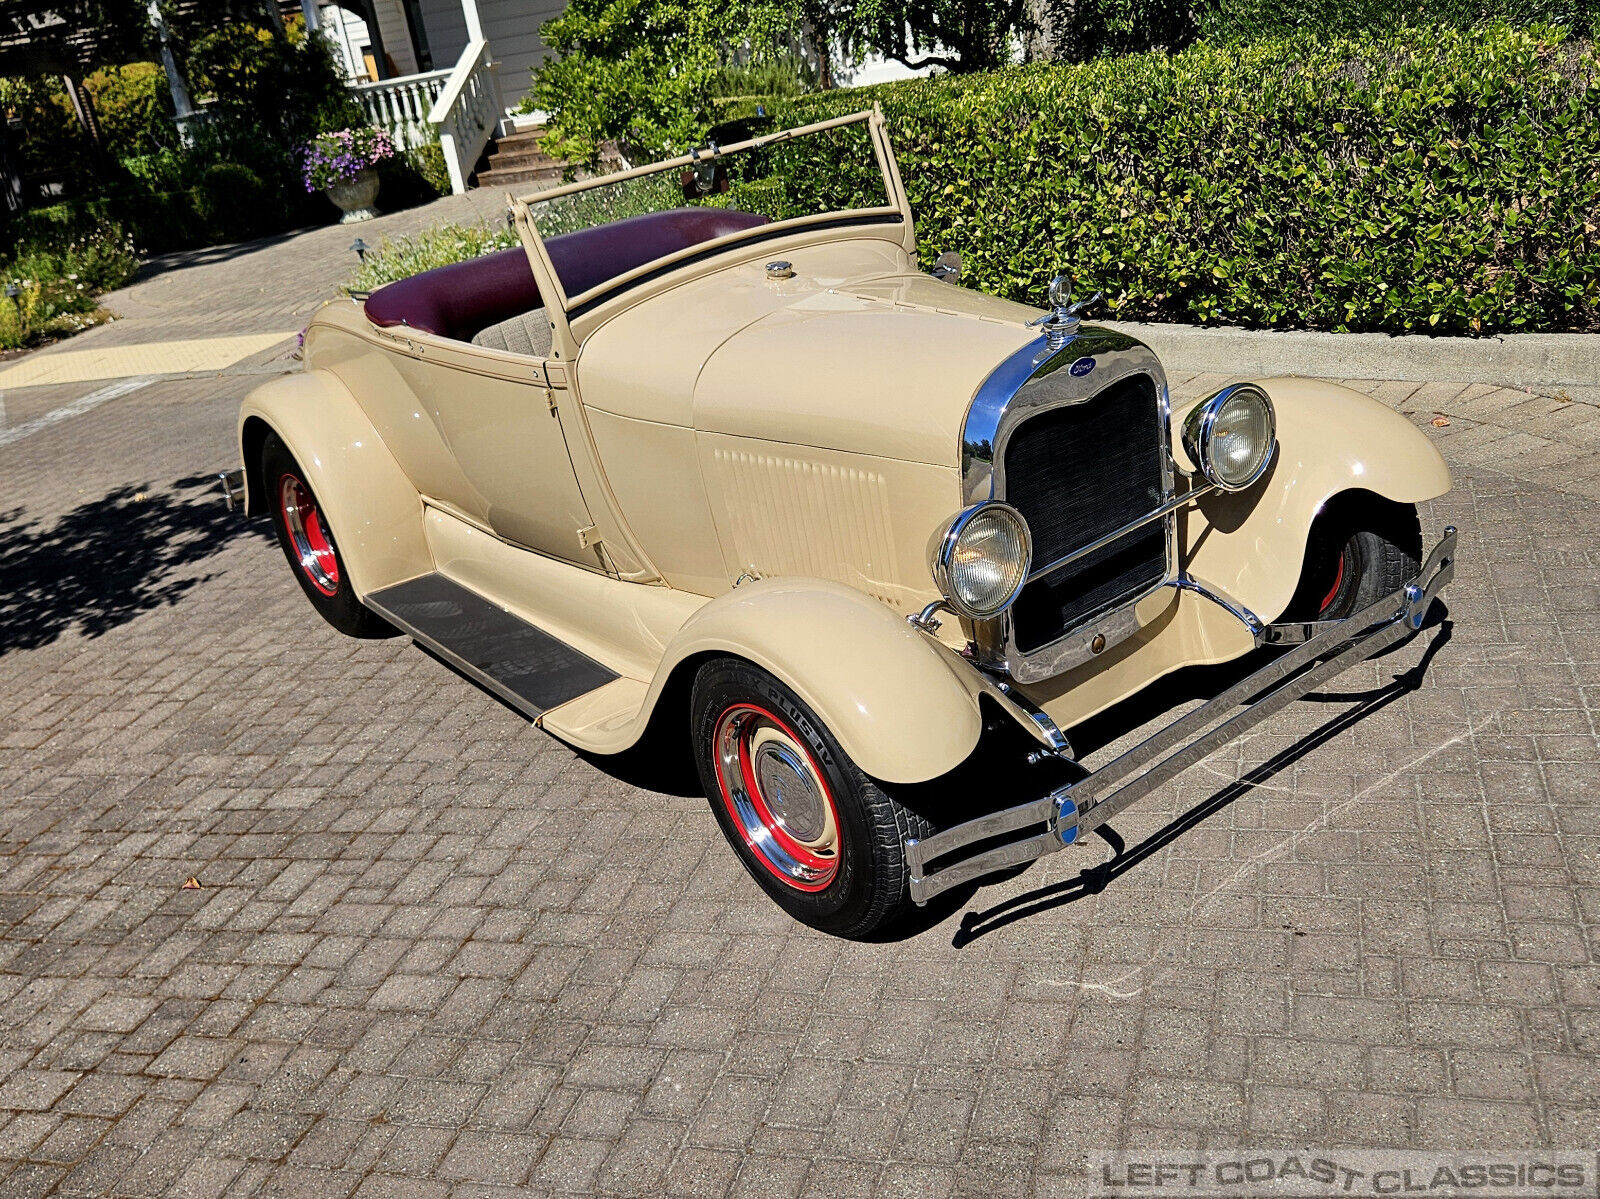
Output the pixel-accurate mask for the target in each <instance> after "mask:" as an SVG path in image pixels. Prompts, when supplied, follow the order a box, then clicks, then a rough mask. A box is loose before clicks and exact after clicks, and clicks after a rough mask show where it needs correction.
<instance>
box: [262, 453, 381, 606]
mask: <svg viewBox="0 0 1600 1199" xmlns="http://www.w3.org/2000/svg"><path fill="white" fill-rule="evenodd" d="M261 483H262V487H263V490H264V491H265V492H266V499H267V506H268V508H269V509H270V510H271V512H272V527H273V529H274V530H275V531H276V532H277V534H278V544H279V545H280V546H282V547H283V556H284V557H285V558H287V559H288V561H289V568H290V569H291V570H292V571H293V572H294V577H295V578H296V580H298V581H299V583H300V590H302V591H304V592H305V593H306V598H307V599H308V600H310V601H311V606H312V607H313V608H315V609H316V610H317V612H318V613H319V614H321V616H322V619H324V620H326V621H327V622H328V623H329V624H331V625H332V626H333V627H334V628H336V629H338V630H339V631H340V632H341V633H344V634H345V635H346V636H349V637H394V636H396V635H398V633H399V630H398V629H396V628H395V627H394V626H393V625H391V624H389V623H388V622H387V621H385V620H384V619H383V618H382V617H380V616H379V615H378V614H377V613H375V612H373V611H372V610H371V609H370V608H367V607H365V606H364V605H363V604H362V603H361V601H360V600H359V599H357V598H356V593H355V589H354V588H353V587H351V586H350V572H349V571H348V570H346V569H345V563H344V557H343V556H342V555H341V554H340V553H339V547H338V544H337V543H336V542H335V541H334V539H333V529H332V527H331V526H330V525H329V524H328V522H327V518H326V517H325V516H324V515H323V512H322V506H321V505H320V504H319V503H318V501H317V496H316V493H315V492H314V491H312V490H311V484H310V483H308V482H306V475H305V472H304V471H303V470H301V469H300V464H299V463H298V462H296V461H295V460H294V455H293V454H291V453H290V452H289V447H288V446H286V445H284V444H283V442H282V440H281V439H280V438H279V437H278V435H277V434H276V433H268V434H267V439H266V441H265V442H263V443H262V446H261Z"/></svg>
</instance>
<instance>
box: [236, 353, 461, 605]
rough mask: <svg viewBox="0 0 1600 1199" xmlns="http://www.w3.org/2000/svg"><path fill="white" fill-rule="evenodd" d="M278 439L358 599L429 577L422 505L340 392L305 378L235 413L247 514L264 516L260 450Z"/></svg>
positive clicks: (326, 380)
mask: <svg viewBox="0 0 1600 1199" xmlns="http://www.w3.org/2000/svg"><path fill="white" fill-rule="evenodd" d="M269 430H270V431H271V432H274V433H276V434H277V435H278V436H279V437H280V438H281V439H282V440H283V443H284V444H285V445H287V446H288V447H289V452H290V453H291V454H293V455H294V458H295V461H296V462H298V463H299V464H300V467H301V469H302V470H303V471H305V474H306V482H307V483H309V484H310V485H311V490H312V491H313V492H315V493H316V496H317V501H318V502H319V503H320V504H321V505H322V509H323V511H324V512H325V513H326V514H327V517H328V521H329V523H330V524H331V525H332V527H333V534H334V538H335V540H336V542H337V544H338V547H339V554H340V556H341V557H342V558H343V559H344V564H345V567H346V569H347V570H348V571H349V574H350V584H351V586H352V587H354V588H355V592H356V594H357V595H368V594H370V593H372V592H374V591H377V590H380V589H381V588H384V587H387V586H389V585H390V584H391V583H398V582H401V581H402V580H404V579H409V578H413V577H415V576H417V575H419V574H424V573H426V572H428V571H430V570H432V569H433V556H432V555H431V554H430V553H429V552H428V546H427V542H426V541H425V539H424V538H423V532H422V500H421V497H419V496H418V495H417V491H416V488H414V487H413V486H412V485H411V482H410V480H409V479H407V478H406V476H405V473H404V472H403V471H402V470H401V469H400V467H399V465H398V464H397V463H396V462H395V460H394V456H393V455H392V454H390V453H389V448H388V447H387V446H386V445H384V444H383V439H382V438H380V437H379V436H378V433H377V430H376V429H374V428H373V427H372V422H371V421H370V420H368V419H367V414H366V413H365V412H363V411H362V410H361V405H359V404H358V403H356V401H355V397H354V396H352V395H351V394H350V392H349V391H348V390H347V389H346V388H345V386H344V384H343V383H341V382H339V380H338V379H337V378H335V377H334V376H333V375H331V374H329V373H328V372H327V371H320V370H308V371H303V372H301V373H299V374H293V375H284V376H282V377H281V378H277V379H273V380H272V381H271V382H269V383H264V384H262V385H261V386H260V387H258V388H256V389H255V390H254V391H252V392H251V393H250V394H249V395H248V396H246V397H245V400H244V403H243V404H242V405H241V406H240V409H239V453H240V456H241V458H242V459H243V463H244V470H245V482H246V492H245V510H246V511H247V512H250V513H252V514H255V513H266V512H268V511H269V504H270V503H271V497H269V496H268V495H267V494H266V483H265V481H264V480H263V479H262V478H261V446H262V443H263V442H264V441H265V440H266V436H267V433H268V431H269Z"/></svg>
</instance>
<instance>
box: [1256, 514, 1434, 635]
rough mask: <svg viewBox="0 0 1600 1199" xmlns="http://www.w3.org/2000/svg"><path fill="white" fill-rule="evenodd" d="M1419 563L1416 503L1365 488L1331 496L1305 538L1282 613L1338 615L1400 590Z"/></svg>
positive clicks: (1339, 617) (1288, 616)
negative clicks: (1300, 563)
mask: <svg viewBox="0 0 1600 1199" xmlns="http://www.w3.org/2000/svg"><path fill="white" fill-rule="evenodd" d="M1421 566H1422V522H1421V521H1420V520H1419V519H1418V517H1417V509H1416V505H1415V504H1398V503H1395V502H1394V501H1393V500H1386V499H1383V498H1381V497H1379V496H1375V495H1372V494H1370V493H1367V492H1353V493H1347V494H1344V495H1339V496H1335V497H1334V498H1333V499H1332V500H1330V501H1329V503H1328V504H1327V506H1326V507H1325V508H1324V509H1323V510H1322V512H1320V513H1319V514H1318V516H1317V519H1316V522H1315V523H1314V524H1313V525H1312V526H1311V536H1310V537H1309V538H1307V540H1306V561H1305V566H1304V568H1303V569H1302V571H1301V574H1300V583H1299V586H1298V587H1297V588H1296V589H1295V594H1294V598H1293V599H1291V600H1290V601H1289V607H1288V608H1287V609H1285V611H1284V614H1283V619H1284V620H1287V621H1301V620H1343V619H1345V618H1346V617H1349V616H1354V615H1355V614H1356V613H1357V612H1360V611H1361V610H1362V609H1364V608H1368V607H1370V606H1372V605H1373V604H1375V603H1377V602H1378V601H1379V600H1380V599H1382V598H1383V597H1384V596H1386V595H1391V594H1393V593H1394V592H1396V591H1398V590H1400V588H1402V587H1404V586H1405V585H1406V583H1408V582H1409V581H1410V580H1411V579H1412V578H1414V577H1415V576H1416V573H1417V571H1418V570H1419V569H1421Z"/></svg>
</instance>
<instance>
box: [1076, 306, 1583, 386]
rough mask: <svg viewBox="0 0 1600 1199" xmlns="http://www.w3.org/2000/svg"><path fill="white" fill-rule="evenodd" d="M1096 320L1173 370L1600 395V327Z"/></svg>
mask: <svg viewBox="0 0 1600 1199" xmlns="http://www.w3.org/2000/svg"><path fill="white" fill-rule="evenodd" d="M1095 323H1096V324H1103V325H1105V326H1107V327H1108V328H1112V329H1118V330H1121V331H1122V332H1124V333H1131V334H1132V335H1133V336H1135V337H1137V338H1139V339H1140V340H1141V341H1143V342H1145V343H1146V344H1148V345H1149V346H1150V348H1151V349H1153V350H1154V351H1155V352H1156V353H1157V354H1159V355H1160V356H1161V361H1162V362H1163V363H1164V364H1165V365H1166V367H1167V369H1168V370H1186V371H1203V372H1209V373H1217V374H1227V375H1249V376H1270V375H1309V376H1311V377H1313V378H1320V379H1400V380H1408V381H1415V382H1419V383H1428V382H1433V381H1436V380H1449V381H1452V382H1461V383H1496V384H1499V385H1501V386H1505V387H1527V388H1544V389H1547V390H1553V389H1555V388H1567V389H1574V388H1581V389H1583V390H1584V391H1586V392H1590V391H1592V392H1593V393H1594V394H1595V396H1596V397H1600V334H1593V333H1513V334H1510V335H1507V336H1504V337H1391V336H1389V335H1388V334H1387V333H1279V332H1272V331H1265V330H1256V329H1237V328H1214V329H1213V328H1202V327H1200V326H1198V325H1154V324H1135V323H1130V322H1125V321H1096V322H1095ZM1585 398H1587V397H1585Z"/></svg>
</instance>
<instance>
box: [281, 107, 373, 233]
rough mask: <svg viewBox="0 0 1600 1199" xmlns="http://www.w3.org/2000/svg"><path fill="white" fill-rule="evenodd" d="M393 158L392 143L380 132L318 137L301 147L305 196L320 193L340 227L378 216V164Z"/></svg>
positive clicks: (344, 131)
mask: <svg viewBox="0 0 1600 1199" xmlns="http://www.w3.org/2000/svg"><path fill="white" fill-rule="evenodd" d="M393 157H394V142H393V141H391V140H390V139H389V135H388V134H387V133H386V132H384V131H383V130H382V129H374V128H372V127H371V126H366V125H362V126H358V127H356V128H354V129H336V130H334V131H333V132H332V133H323V134H319V135H318V136H317V137H314V138H312V139H311V141H309V142H307V143H306V144H305V145H303V146H301V147H300V162H301V173H302V174H303V176H304V178H305V184H306V190H307V191H308V192H314V191H320V192H322V193H324V194H325V195H326V196H327V197H328V199H330V200H332V201H333V202H334V204H336V205H337V206H338V208H339V210H340V211H341V212H343V213H344V216H343V217H341V218H340V222H339V223H340V224H343V225H348V224H349V223H350V222H351V221H366V220H371V219H372V218H373V217H375V216H377V215H378V210H377V209H376V208H374V207H373V201H375V200H376V199H377V198H378V169H377V164H378V163H380V162H382V161H383V160H384V159H385V158H393Z"/></svg>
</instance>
